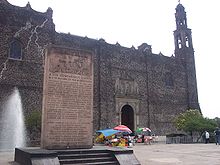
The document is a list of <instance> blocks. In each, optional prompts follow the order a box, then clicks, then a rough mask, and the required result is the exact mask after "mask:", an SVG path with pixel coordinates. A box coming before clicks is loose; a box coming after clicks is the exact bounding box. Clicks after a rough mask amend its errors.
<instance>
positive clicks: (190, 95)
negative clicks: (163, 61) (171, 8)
mask: <svg viewBox="0 0 220 165" xmlns="http://www.w3.org/2000/svg"><path fill="white" fill-rule="evenodd" d="M175 18H176V30H175V31H174V43H175V58H176V59H177V60H178V61H180V62H181V64H183V66H184V72H185V73H186V74H185V75H186V93H187V106H188V107H187V108H188V109H198V110H200V107H199V103H198V92H197V80H196V69H195V59H194V49H193V43H192V34H191V29H189V28H188V26H187V17H186V12H185V8H184V7H183V5H182V4H181V3H180V2H179V4H178V5H177V7H176V13H175Z"/></svg>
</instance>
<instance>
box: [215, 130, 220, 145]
mask: <svg viewBox="0 0 220 165" xmlns="http://www.w3.org/2000/svg"><path fill="white" fill-rule="evenodd" d="M214 133H215V144H216V145H219V143H220V130H219V128H218V127H217V128H216V130H215V131H214Z"/></svg>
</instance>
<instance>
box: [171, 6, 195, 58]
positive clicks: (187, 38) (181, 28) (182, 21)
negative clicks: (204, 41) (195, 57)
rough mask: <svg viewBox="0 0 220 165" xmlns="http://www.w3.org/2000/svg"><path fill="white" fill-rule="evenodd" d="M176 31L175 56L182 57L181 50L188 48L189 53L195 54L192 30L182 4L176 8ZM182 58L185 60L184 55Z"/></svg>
mask: <svg viewBox="0 0 220 165" xmlns="http://www.w3.org/2000/svg"><path fill="white" fill-rule="evenodd" d="M175 17H176V30H175V31H174V41H175V55H176V56H181V55H180V53H179V52H180V50H181V49H185V48H187V49H188V51H189V50H190V51H192V52H193V44H192V35H191V29H189V28H188V27H187V18H186V12H185V8H184V7H183V5H182V4H180V3H179V4H178V5H177V7H176V13H175ZM180 58H185V57H184V55H182V57H180Z"/></svg>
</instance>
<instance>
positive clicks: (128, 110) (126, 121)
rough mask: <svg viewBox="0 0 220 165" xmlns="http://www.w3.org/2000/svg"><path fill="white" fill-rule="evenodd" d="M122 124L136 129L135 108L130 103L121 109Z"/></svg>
mask: <svg viewBox="0 0 220 165" xmlns="http://www.w3.org/2000/svg"><path fill="white" fill-rule="evenodd" d="M121 124H122V125H126V126H127V127H129V128H130V129H131V130H132V131H134V110H133V108H132V107H131V106H130V105H124V106H123V107H122V109H121Z"/></svg>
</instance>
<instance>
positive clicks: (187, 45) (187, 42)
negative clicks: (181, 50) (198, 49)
mask: <svg viewBox="0 0 220 165" xmlns="http://www.w3.org/2000/svg"><path fill="white" fill-rule="evenodd" d="M186 47H189V39H188V37H187V36H186Z"/></svg>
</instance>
